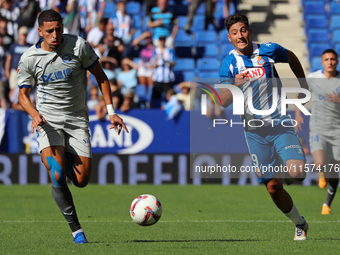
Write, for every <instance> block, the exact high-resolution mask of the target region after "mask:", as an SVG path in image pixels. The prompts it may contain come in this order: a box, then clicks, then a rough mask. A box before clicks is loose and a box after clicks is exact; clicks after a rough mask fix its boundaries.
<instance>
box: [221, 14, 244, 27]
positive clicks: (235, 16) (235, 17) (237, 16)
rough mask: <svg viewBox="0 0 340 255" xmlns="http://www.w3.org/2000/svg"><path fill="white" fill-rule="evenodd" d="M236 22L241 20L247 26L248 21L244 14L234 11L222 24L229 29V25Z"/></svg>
mask: <svg viewBox="0 0 340 255" xmlns="http://www.w3.org/2000/svg"><path fill="white" fill-rule="evenodd" d="M237 22H242V23H244V24H245V25H247V26H249V21H248V18H247V16H246V15H244V14H241V13H235V14H233V15H230V16H229V17H228V18H227V19H226V20H225V21H224V26H225V28H226V29H227V30H228V31H229V29H230V27H231V26H232V25H234V24H235V23H237Z"/></svg>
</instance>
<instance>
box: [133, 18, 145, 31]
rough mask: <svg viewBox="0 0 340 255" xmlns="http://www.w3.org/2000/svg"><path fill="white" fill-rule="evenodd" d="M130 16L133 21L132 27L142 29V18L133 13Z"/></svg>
mask: <svg viewBox="0 0 340 255" xmlns="http://www.w3.org/2000/svg"><path fill="white" fill-rule="evenodd" d="M132 18H133V21H134V22H133V23H134V27H135V28H136V29H142V27H143V20H142V18H141V16H139V15H133V16H132Z"/></svg>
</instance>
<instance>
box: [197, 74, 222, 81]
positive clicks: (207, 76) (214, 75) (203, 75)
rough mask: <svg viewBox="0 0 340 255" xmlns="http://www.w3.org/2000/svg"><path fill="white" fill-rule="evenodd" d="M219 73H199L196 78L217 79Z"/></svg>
mask: <svg viewBox="0 0 340 255" xmlns="http://www.w3.org/2000/svg"><path fill="white" fill-rule="evenodd" d="M219 75H220V73H219V72H199V73H198V78H216V79H217V78H219Z"/></svg>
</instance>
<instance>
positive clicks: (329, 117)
mask: <svg viewBox="0 0 340 255" xmlns="http://www.w3.org/2000/svg"><path fill="white" fill-rule="evenodd" d="M321 63H322V66H323V69H322V70H318V71H316V72H313V73H310V74H309V75H308V77H307V78H308V79H307V82H308V85H309V90H310V91H311V92H312V115H311V117H310V121H309V130H310V131H309V144H310V147H311V153H312V156H313V160H314V164H315V167H316V168H317V169H320V171H319V187H320V188H322V189H324V188H325V187H326V186H327V187H328V188H327V196H326V201H325V203H324V204H323V206H322V210H321V214H330V213H331V204H332V201H333V198H334V196H335V193H336V190H337V187H338V184H339V174H338V171H335V169H334V167H337V166H339V161H340V97H339V95H340V74H339V72H338V71H337V70H336V68H337V65H338V63H339V60H338V54H337V53H336V52H335V51H334V50H332V49H327V50H325V51H324V52H323V53H322V58H321ZM295 119H296V121H297V123H298V125H297V126H296V127H295V129H296V131H297V132H298V131H300V130H302V128H301V123H303V117H302V115H301V112H300V110H299V109H298V108H297V109H296V111H295Z"/></svg>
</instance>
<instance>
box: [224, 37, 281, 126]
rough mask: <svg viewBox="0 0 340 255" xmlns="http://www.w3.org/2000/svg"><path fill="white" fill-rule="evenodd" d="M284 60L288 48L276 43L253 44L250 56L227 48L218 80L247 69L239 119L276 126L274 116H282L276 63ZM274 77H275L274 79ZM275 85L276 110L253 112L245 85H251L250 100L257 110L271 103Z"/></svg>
mask: <svg viewBox="0 0 340 255" xmlns="http://www.w3.org/2000/svg"><path fill="white" fill-rule="evenodd" d="M280 62H281V63H287V62H288V51H287V49H285V48H283V47H282V46H280V45H278V44H276V43H271V42H270V43H266V44H256V43H253V53H252V54H251V55H247V56H245V55H240V54H238V53H237V51H236V50H232V51H230V53H229V55H228V56H226V57H225V58H224V60H223V62H222V64H221V67H220V75H219V76H220V83H230V79H233V78H235V76H236V75H237V74H239V73H242V72H245V71H249V73H248V75H249V77H250V81H249V82H246V83H245V84H243V85H242V92H243V94H244V109H245V113H244V115H242V120H245V121H246V122H247V121H249V120H253V119H259V120H262V121H263V122H264V126H268V125H273V123H274V125H276V124H277V122H275V121H274V122H273V120H274V119H276V120H279V119H282V118H283V117H285V116H283V117H282V115H281V87H282V84H281V82H280V80H279V79H278V78H279V76H278V74H277V72H276V69H275V66H274V64H275V63H280ZM273 78H274V79H273ZM274 87H276V88H277V92H278V100H277V107H276V109H275V111H274V112H273V113H272V114H270V115H256V114H253V113H252V112H251V111H250V109H249V107H248V103H247V102H248V93H246V92H247V90H248V88H252V90H253V93H252V97H253V98H252V102H253V106H254V108H255V109H257V110H268V109H271V106H272V102H273V99H272V96H273V88H274Z"/></svg>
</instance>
